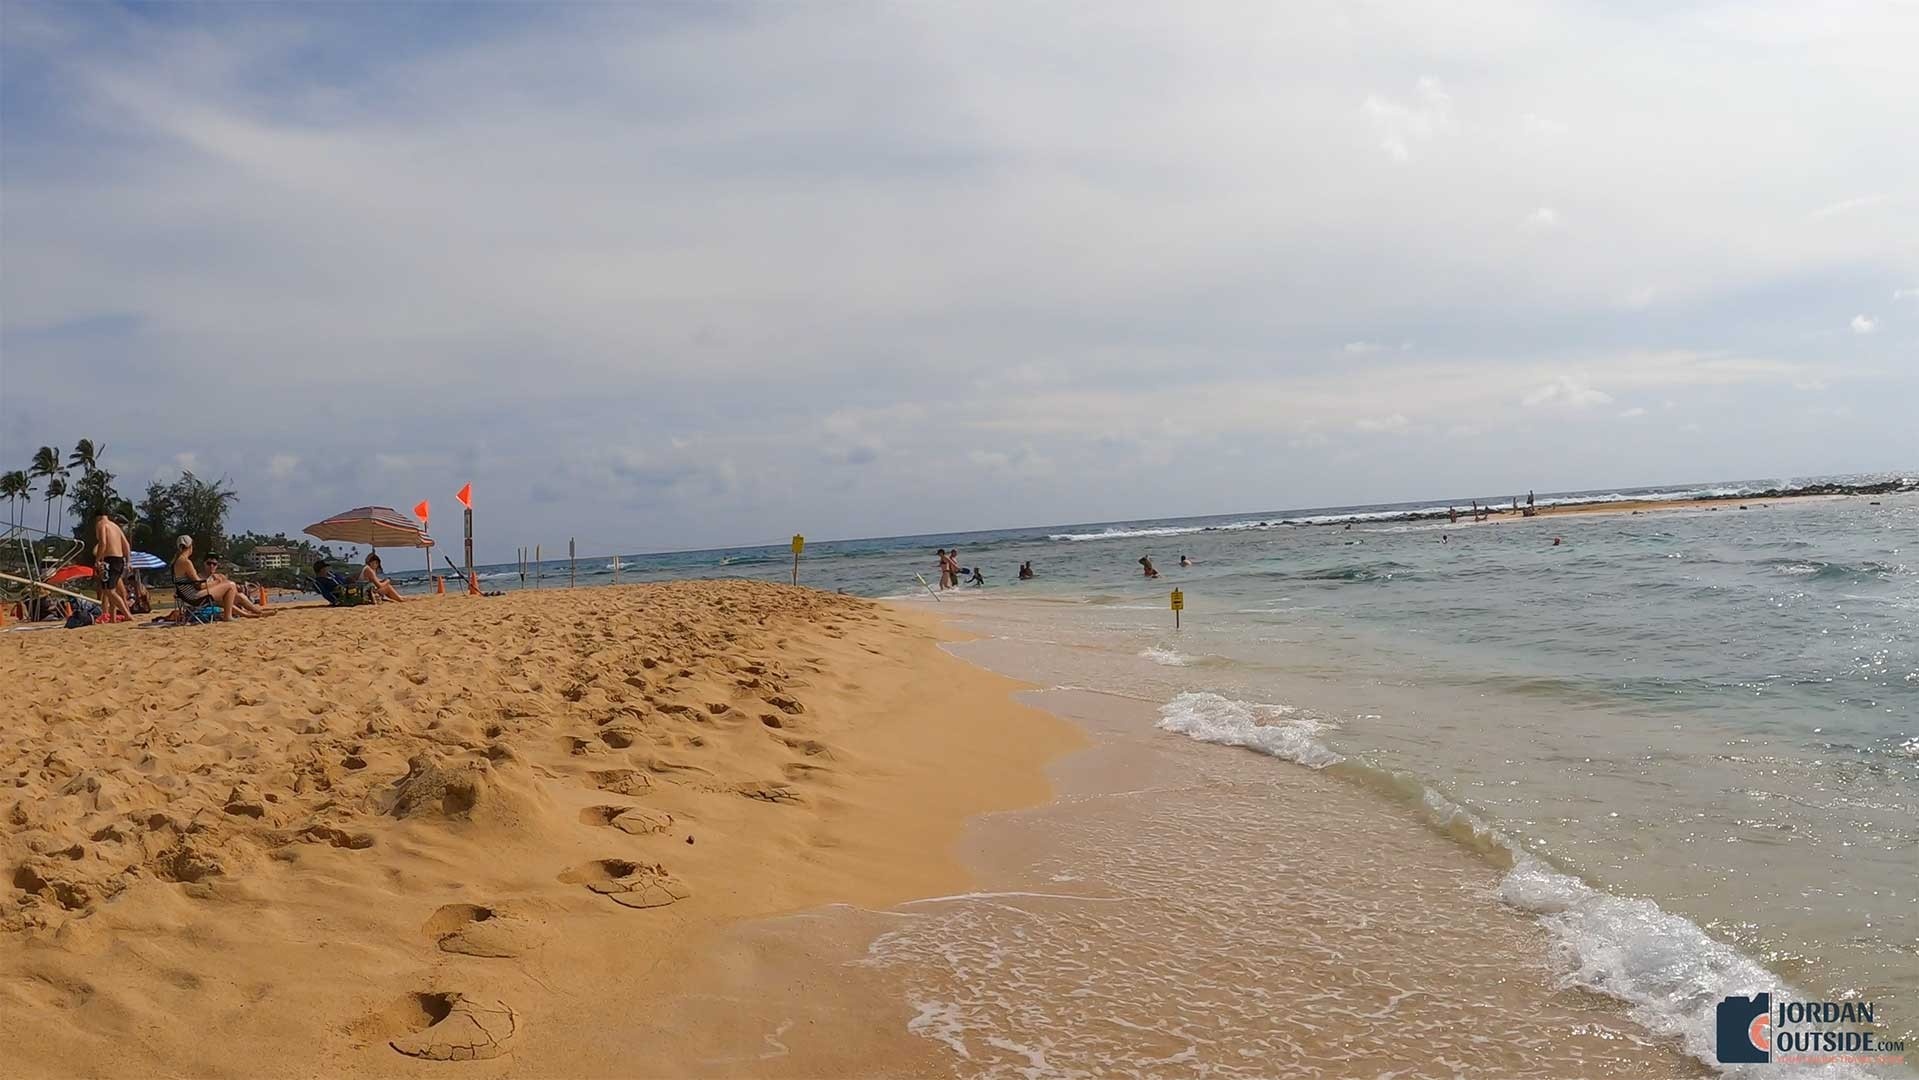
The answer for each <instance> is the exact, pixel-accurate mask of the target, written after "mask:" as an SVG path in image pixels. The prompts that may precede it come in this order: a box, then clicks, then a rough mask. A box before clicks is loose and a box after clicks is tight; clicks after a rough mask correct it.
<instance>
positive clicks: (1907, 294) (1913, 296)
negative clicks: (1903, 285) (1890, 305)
mask: <svg viewBox="0 0 1919 1080" xmlns="http://www.w3.org/2000/svg"><path fill="white" fill-rule="evenodd" d="M1892 298H1893V299H1894V300H1919V285H1915V286H1913V287H1912V288H1910V289H1894V290H1893V291H1892Z"/></svg>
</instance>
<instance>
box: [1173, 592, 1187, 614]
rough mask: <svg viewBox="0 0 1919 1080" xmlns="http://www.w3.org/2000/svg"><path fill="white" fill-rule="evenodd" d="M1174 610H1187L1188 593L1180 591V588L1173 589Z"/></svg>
mask: <svg viewBox="0 0 1919 1080" xmlns="http://www.w3.org/2000/svg"><path fill="white" fill-rule="evenodd" d="M1173 610H1174V611H1185V610H1186V594H1185V593H1183V592H1180V591H1179V590H1178V589H1174V590H1173Z"/></svg>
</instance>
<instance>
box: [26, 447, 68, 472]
mask: <svg viewBox="0 0 1919 1080" xmlns="http://www.w3.org/2000/svg"><path fill="white" fill-rule="evenodd" d="M61 471H62V470H61V467H60V451H58V450H55V449H54V448H53V447H51V446H43V447H41V448H40V449H38V450H35V451H34V452H33V464H32V465H30V466H28V467H27V475H28V476H31V477H33V478H34V479H35V480H39V479H41V478H43V477H49V476H58V475H60V473H61Z"/></svg>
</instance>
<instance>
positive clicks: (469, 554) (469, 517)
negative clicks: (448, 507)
mask: <svg viewBox="0 0 1919 1080" xmlns="http://www.w3.org/2000/svg"><path fill="white" fill-rule="evenodd" d="M466 581H467V588H468V589H469V590H470V589H472V587H473V508H472V507H470V506H469V507H467V508H466Z"/></svg>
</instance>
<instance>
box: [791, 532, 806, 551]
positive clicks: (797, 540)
mask: <svg viewBox="0 0 1919 1080" xmlns="http://www.w3.org/2000/svg"><path fill="white" fill-rule="evenodd" d="M805 550H806V537H804V536H801V535H800V534H799V533H794V534H793V554H795V555H798V554H799V553H800V552H802V551H805Z"/></svg>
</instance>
